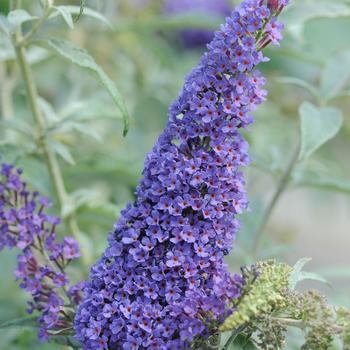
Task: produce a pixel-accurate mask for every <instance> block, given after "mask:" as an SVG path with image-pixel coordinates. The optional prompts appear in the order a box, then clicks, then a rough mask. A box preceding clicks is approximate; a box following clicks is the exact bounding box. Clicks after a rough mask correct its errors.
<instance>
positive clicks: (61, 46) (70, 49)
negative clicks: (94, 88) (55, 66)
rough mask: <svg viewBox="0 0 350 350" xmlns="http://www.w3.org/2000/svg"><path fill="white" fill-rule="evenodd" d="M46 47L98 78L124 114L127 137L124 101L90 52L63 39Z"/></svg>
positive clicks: (127, 118)
mask: <svg viewBox="0 0 350 350" xmlns="http://www.w3.org/2000/svg"><path fill="white" fill-rule="evenodd" d="M44 46H45V47H48V48H49V49H51V50H52V51H54V52H55V53H57V54H59V55H61V56H62V57H64V58H65V59H67V60H69V61H70V62H72V63H74V64H76V65H77V66H79V67H81V68H84V69H86V70H87V71H88V72H90V73H92V74H93V75H94V76H95V77H97V79H98V80H99V82H100V83H101V84H102V86H103V87H104V88H105V89H106V90H107V92H108V93H109V94H110V96H111V97H112V98H113V101H114V102H115V104H116V106H117V108H118V109H119V111H120V112H121V114H122V117H123V122H124V131H123V135H124V136H125V135H126V134H127V132H128V130H129V114H128V112H127V109H126V106H125V103H124V100H123V98H122V96H121V94H120V92H119V90H118V89H117V87H116V85H115V84H114V82H113V81H112V80H111V79H110V78H109V77H108V76H107V74H106V73H105V72H104V71H103V69H102V68H101V67H100V66H99V65H98V64H97V63H96V62H95V60H94V59H93V58H92V57H91V56H90V55H89V54H88V52H87V51H86V50H84V49H82V48H80V47H78V46H76V45H74V44H73V43H71V42H69V41H66V40H62V39H51V40H48V41H47V42H46V43H45V44H44Z"/></svg>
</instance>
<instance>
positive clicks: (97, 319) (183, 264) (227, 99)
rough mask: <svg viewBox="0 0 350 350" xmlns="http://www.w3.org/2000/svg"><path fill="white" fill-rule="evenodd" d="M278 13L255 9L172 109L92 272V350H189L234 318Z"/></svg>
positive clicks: (79, 324) (88, 310)
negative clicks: (244, 217)
mask: <svg viewBox="0 0 350 350" xmlns="http://www.w3.org/2000/svg"><path fill="white" fill-rule="evenodd" d="M274 11H275V10H274V9H272V12H271V11H270V9H269V7H268V6H267V4H264V2H263V1H260V0H246V1H244V2H243V3H242V4H241V5H240V6H239V7H238V8H237V9H236V11H235V12H233V14H232V16H231V17H230V18H228V19H227V22H226V24H224V25H223V26H222V27H221V30H220V31H218V32H217V33H216V34H215V38H214V40H213V41H212V43H211V44H210V45H208V52H207V53H206V54H205V55H204V56H203V57H202V59H201V61H200V63H199V65H198V66H197V68H195V69H194V70H193V71H192V73H191V74H190V75H189V76H188V77H187V79H186V81H185V84H184V87H183V90H182V91H181V93H180V96H179V97H178V99H177V100H176V101H175V102H174V103H173V104H172V106H171V107H170V109H169V121H168V123H167V126H166V128H165V130H164V132H163V133H162V135H161V136H160V138H159V139H158V141H157V143H156V145H155V146H154V148H153V150H152V152H151V153H150V154H149V155H148V156H147V159H146V162H145V167H144V172H143V179H142V181H141V183H140V184H139V186H138V188H137V191H136V195H137V197H136V201H135V203H134V204H133V205H129V206H127V207H126V209H125V210H124V211H123V212H122V213H121V218H120V220H119V221H118V223H117V224H116V225H115V231H114V232H112V233H111V234H110V236H109V239H108V243H109V244H108V248H107V249H106V251H105V252H104V254H103V256H102V258H101V259H100V261H98V262H97V263H96V264H95V265H94V266H93V268H92V270H91V274H90V282H89V283H88V287H87V288H86V295H85V298H84V300H83V302H82V304H81V306H80V309H79V311H78V314H77V317H76V322H75V326H76V331H77V334H78V339H79V340H80V341H81V342H82V344H83V346H84V349H86V350H88V349H94V350H96V349H110V350H111V349H125V350H130V349H133V350H136V349H155V350H156V349H158V350H160V349H177V350H180V349H187V348H188V347H189V344H190V342H191V341H193V340H194V339H197V338H198V337H199V336H201V337H205V336H208V335H209V334H210V332H211V331H212V330H213V329H214V328H217V326H218V325H219V324H220V323H221V322H222V321H223V319H224V318H225V317H226V316H227V314H229V313H231V312H232V310H230V309H228V307H227V305H229V301H230V300H232V299H233V298H236V297H239V295H240V284H241V280H240V278H239V277H238V276H231V275H230V274H229V272H228V269H227V266H226V265H225V263H224V261H223V259H224V256H225V255H226V254H228V252H229V250H230V249H231V247H232V243H233V241H234V238H235V235H236V232H237V230H238V229H239V221H238V220H237V218H236V216H237V214H239V213H241V212H242V211H243V210H244V209H246V207H247V200H246V195H245V191H244V178H243V175H242V173H241V172H240V171H239V169H240V167H242V166H246V165H247V164H248V162H249V157H248V154H247V150H248V144H247V142H246V141H245V140H244V138H243V136H242V135H241V134H240V132H239V130H240V128H245V127H247V126H248V125H249V124H251V123H252V121H253V118H252V116H251V111H253V110H254V109H255V108H256V107H257V106H258V105H259V104H260V103H261V102H262V101H263V100H264V99H265V96H266V92H265V91H264V90H263V89H262V87H263V85H264V82H265V79H264V77H263V76H262V75H261V74H260V73H259V72H258V71H254V68H255V66H256V65H257V64H259V63H260V62H263V61H265V60H266V59H265V58H264V56H263V54H262V52H261V49H262V48H263V47H265V46H266V45H267V44H269V43H270V42H273V43H277V42H278V40H279V39H280V38H281V34H280V29H281V25H280V24H279V23H278V22H277V20H276V17H275V12H274ZM277 11H280V7H278V10H277Z"/></svg>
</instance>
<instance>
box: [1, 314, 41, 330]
mask: <svg viewBox="0 0 350 350" xmlns="http://www.w3.org/2000/svg"><path fill="white" fill-rule="evenodd" d="M9 328H19V329H25V328H29V329H38V328H39V324H38V321H37V317H24V318H17V319H15V320H10V321H6V322H4V323H1V324H0V330H2V331H4V330H7V329H9Z"/></svg>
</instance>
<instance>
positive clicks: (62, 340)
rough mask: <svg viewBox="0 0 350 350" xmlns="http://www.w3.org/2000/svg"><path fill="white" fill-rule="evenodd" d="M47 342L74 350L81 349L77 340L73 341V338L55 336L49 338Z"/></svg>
mask: <svg viewBox="0 0 350 350" xmlns="http://www.w3.org/2000/svg"><path fill="white" fill-rule="evenodd" d="M49 341H50V342H51V343H56V344H60V345H65V346H70V347H71V348H73V349H76V350H79V349H81V344H80V343H79V342H78V341H77V340H75V339H74V337H66V336H65V337H64V336H55V337H50V339H49Z"/></svg>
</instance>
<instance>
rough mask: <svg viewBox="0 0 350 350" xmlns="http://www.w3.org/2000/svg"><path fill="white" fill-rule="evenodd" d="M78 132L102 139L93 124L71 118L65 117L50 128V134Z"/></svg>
mask: <svg viewBox="0 0 350 350" xmlns="http://www.w3.org/2000/svg"><path fill="white" fill-rule="evenodd" d="M70 132H76V133H78V134H83V135H87V136H91V137H92V138H94V139H95V140H97V141H101V136H100V134H99V133H98V132H97V130H96V128H95V127H94V126H93V125H89V124H87V123H84V122H79V121H73V120H69V119H65V120H63V121H60V122H58V123H56V124H55V125H53V126H52V127H51V128H50V134H54V135H55V134H64V133H70Z"/></svg>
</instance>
